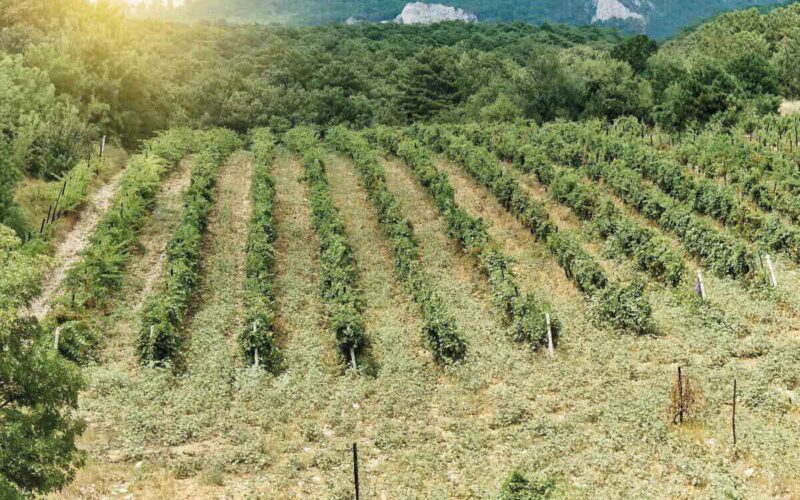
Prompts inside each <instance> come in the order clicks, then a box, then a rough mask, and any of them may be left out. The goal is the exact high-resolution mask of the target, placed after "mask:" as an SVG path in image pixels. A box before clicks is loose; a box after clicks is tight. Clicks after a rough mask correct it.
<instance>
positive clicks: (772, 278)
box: [765, 254, 778, 288]
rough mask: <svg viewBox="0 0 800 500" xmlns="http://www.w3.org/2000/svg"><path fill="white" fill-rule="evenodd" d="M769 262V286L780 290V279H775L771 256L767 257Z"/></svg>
mask: <svg viewBox="0 0 800 500" xmlns="http://www.w3.org/2000/svg"><path fill="white" fill-rule="evenodd" d="M765 257H766V261H767V270H768V271H769V284H770V285H772V287H773V288H778V278H776V277H775V268H774V267H773V266H772V258H771V257H770V256H769V254H766V255H765Z"/></svg>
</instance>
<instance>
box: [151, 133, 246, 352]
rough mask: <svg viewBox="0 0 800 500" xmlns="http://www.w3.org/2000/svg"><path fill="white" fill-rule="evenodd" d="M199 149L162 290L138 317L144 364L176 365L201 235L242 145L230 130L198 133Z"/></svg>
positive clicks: (197, 268)
mask: <svg viewBox="0 0 800 500" xmlns="http://www.w3.org/2000/svg"><path fill="white" fill-rule="evenodd" d="M202 144H203V146H202V149H201V150H200V152H199V153H197V155H196V156H195V158H194V163H193V165H192V177H191V185H190V186H189V188H188V189H187V190H186V192H185V193H184V195H183V200H184V210H183V215H182V218H181V223H180V225H179V226H178V229H177V230H176V232H175V234H174V235H173V236H172V239H171V240H170V241H169V243H168V244H167V252H166V267H165V269H166V272H167V274H166V277H165V289H164V290H163V291H161V292H160V293H158V294H156V295H154V296H152V297H150V298H149V299H148V300H147V303H146V304H145V306H144V308H143V311H142V320H141V330H140V332H139V340H138V345H137V347H138V352H139V358H140V360H141V361H142V363H155V364H161V363H164V362H168V361H173V362H174V361H177V360H178V355H179V354H180V352H181V348H182V343H183V336H182V333H181V330H182V328H183V323H184V318H185V316H186V313H187V311H188V309H189V305H190V303H191V299H192V295H193V294H194V292H195V291H196V289H197V285H198V283H199V282H200V274H201V273H200V262H201V257H202V250H203V235H204V233H205V230H206V226H207V224H208V216H209V214H210V212H211V209H212V207H213V204H214V197H215V189H214V188H215V186H216V182H217V174H218V173H219V168H220V165H221V164H222V163H223V162H224V161H225V159H226V158H228V156H230V154H231V153H233V152H234V151H235V150H236V149H237V148H238V147H239V146H240V145H241V141H240V139H239V137H238V136H237V135H236V134H235V133H233V132H231V131H228V130H213V131H209V132H204V133H202Z"/></svg>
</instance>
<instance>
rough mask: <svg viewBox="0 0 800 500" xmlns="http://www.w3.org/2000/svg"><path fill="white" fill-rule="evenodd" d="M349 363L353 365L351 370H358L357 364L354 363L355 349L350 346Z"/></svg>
mask: <svg viewBox="0 0 800 500" xmlns="http://www.w3.org/2000/svg"><path fill="white" fill-rule="evenodd" d="M350 363H351V364H352V365H353V370H358V365H357V364H356V351H355V350H354V349H353V348H352V347H351V348H350Z"/></svg>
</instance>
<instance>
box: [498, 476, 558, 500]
mask: <svg viewBox="0 0 800 500" xmlns="http://www.w3.org/2000/svg"><path fill="white" fill-rule="evenodd" d="M555 488H556V485H555V481H553V480H552V479H547V480H540V481H531V480H529V479H528V478H526V477H525V476H523V475H522V473H521V472H519V471H514V472H512V473H511V475H510V476H509V477H508V479H506V480H505V481H504V482H503V487H502V488H501V490H500V496H499V497H498V500H543V499H546V498H550V497H551V496H552V495H553V493H554V491H555Z"/></svg>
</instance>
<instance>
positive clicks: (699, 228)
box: [521, 122, 756, 279]
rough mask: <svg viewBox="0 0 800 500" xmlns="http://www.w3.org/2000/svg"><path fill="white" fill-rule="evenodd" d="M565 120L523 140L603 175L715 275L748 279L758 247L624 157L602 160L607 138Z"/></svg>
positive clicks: (560, 160) (612, 187) (543, 152)
mask: <svg viewBox="0 0 800 500" xmlns="http://www.w3.org/2000/svg"><path fill="white" fill-rule="evenodd" d="M593 126H594V125H592V124H588V125H577V126H576V125H574V124H569V123H566V122H558V123H552V124H548V125H545V126H543V127H542V128H540V129H538V130H530V131H529V133H528V135H527V137H523V138H522V139H521V140H522V142H525V143H528V144H530V145H531V146H533V147H534V148H536V149H537V150H538V153H537V154H536V155H533V154H532V155H531V156H534V157H535V156H538V155H544V157H545V158H547V159H548V160H549V161H552V162H554V163H558V164H561V165H564V166H567V167H570V168H573V169H575V171H576V172H579V173H580V174H581V175H583V176H585V177H588V178H589V179H591V180H593V181H599V180H601V179H602V180H603V181H605V185H606V187H608V188H609V189H610V190H611V191H612V192H613V193H614V194H616V195H617V196H618V197H619V198H620V199H622V201H624V202H625V203H627V204H628V205H630V206H632V207H633V208H634V209H636V210H637V211H638V212H640V213H641V214H642V215H644V216H645V217H647V218H648V219H650V220H652V221H653V222H655V223H656V224H658V225H659V226H660V227H661V228H662V229H664V230H665V231H669V232H672V233H673V234H675V235H676V236H677V237H678V238H679V239H680V240H681V242H682V243H683V246H684V248H685V249H686V250H687V252H688V253H689V254H690V255H692V256H694V257H696V258H698V259H700V260H701V261H703V262H704V263H705V264H706V265H707V266H708V267H709V268H710V269H711V270H712V271H713V272H714V273H715V274H717V275H719V276H731V277H735V278H743V279H748V278H749V277H750V276H751V275H752V273H753V271H754V270H755V269H756V256H755V254H754V253H753V251H752V250H751V249H750V248H749V247H748V246H747V245H745V244H744V243H743V242H741V241H740V240H739V239H738V238H735V237H733V236H731V235H729V234H726V233H724V232H723V231H720V230H719V229H717V228H716V227H714V226H713V225H712V224H711V223H710V222H708V221H706V220H704V219H702V218H700V217H698V216H696V215H695V214H694V213H693V211H692V209H691V208H690V207H688V206H686V205H685V204H683V203H681V202H679V201H676V200H674V199H673V198H672V197H671V196H669V195H667V194H666V193H664V192H663V191H662V190H661V189H659V188H657V187H654V186H648V184H647V182H645V180H644V178H643V177H642V175H641V174H640V173H639V172H637V171H636V170H634V169H632V168H629V166H628V164H627V162H625V161H624V160H622V159H617V160H614V161H611V162H609V161H606V160H604V159H603V158H602V157H601V158H600V159H599V160H598V159H597V157H598V154H597V153H596V151H599V150H600V149H602V148H603V147H604V146H603V144H604V143H605V141H607V140H608V139H607V138H606V137H605V136H604V135H603V134H602V133H601V132H600V131H601V130H602V129H599V130H595V131H594V132H597V133H593V132H592V131H590V127H593ZM593 153H594V154H593Z"/></svg>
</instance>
